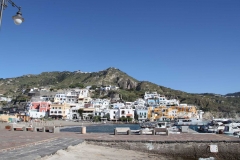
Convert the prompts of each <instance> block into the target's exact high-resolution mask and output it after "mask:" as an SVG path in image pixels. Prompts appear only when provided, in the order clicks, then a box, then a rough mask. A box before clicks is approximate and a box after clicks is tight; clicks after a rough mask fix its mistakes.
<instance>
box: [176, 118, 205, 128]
mask: <svg viewBox="0 0 240 160" xmlns="http://www.w3.org/2000/svg"><path fill="white" fill-rule="evenodd" d="M174 125H175V126H192V125H204V122H203V121H202V120H201V119H198V118H183V119H180V118H179V119H176V120H175V121H174Z"/></svg>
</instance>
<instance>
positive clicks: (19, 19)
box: [0, 0, 24, 28]
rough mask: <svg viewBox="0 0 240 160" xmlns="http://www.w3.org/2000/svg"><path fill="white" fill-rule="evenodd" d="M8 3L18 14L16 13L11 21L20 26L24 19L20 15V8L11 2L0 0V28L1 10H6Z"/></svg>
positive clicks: (9, 0)
mask: <svg viewBox="0 0 240 160" xmlns="http://www.w3.org/2000/svg"><path fill="white" fill-rule="evenodd" d="M8 3H10V4H11V5H12V6H13V7H16V8H17V9H18V12H17V13H16V15H15V16H13V17H12V18H13V21H14V23H15V24H16V25H20V24H21V23H22V22H23V21H24V18H23V17H22V13H21V7H19V6H17V5H16V4H15V3H14V2H13V1H12V0H0V5H1V6H0V28H1V25H2V15H3V10H4V9H5V8H7V5H8Z"/></svg>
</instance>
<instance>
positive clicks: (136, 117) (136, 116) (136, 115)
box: [134, 111, 138, 120]
mask: <svg viewBox="0 0 240 160" xmlns="http://www.w3.org/2000/svg"><path fill="white" fill-rule="evenodd" d="M134 118H135V119H136V120H138V114H137V112H136V111H135V112H134Z"/></svg>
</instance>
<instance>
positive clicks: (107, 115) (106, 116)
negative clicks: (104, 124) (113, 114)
mask: <svg viewBox="0 0 240 160" xmlns="http://www.w3.org/2000/svg"><path fill="white" fill-rule="evenodd" d="M103 118H107V120H108V121H109V120H110V114H109V113H107V114H106V115H104V116H103Z"/></svg>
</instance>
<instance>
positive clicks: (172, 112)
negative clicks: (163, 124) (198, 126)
mask: <svg viewBox="0 0 240 160" xmlns="http://www.w3.org/2000/svg"><path fill="white" fill-rule="evenodd" d="M197 116H198V114H197V109H196V107H195V106H188V105H180V106H158V107H155V108H154V107H148V119H149V120H150V121H156V120H160V121H165V120H173V119H175V118H194V117H195V118H196V117H197Z"/></svg>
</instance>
